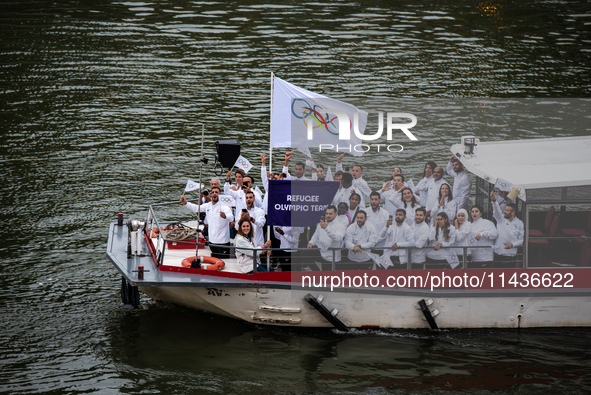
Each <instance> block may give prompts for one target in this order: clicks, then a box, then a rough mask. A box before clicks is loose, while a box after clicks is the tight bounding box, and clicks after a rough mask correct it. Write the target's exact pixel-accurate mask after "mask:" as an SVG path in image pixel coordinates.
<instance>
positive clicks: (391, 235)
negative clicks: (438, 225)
mask: <svg viewBox="0 0 591 395" xmlns="http://www.w3.org/2000/svg"><path fill="white" fill-rule="evenodd" d="M395 221H396V223H395V224H393V223H392V220H391V219H389V220H388V221H387V222H386V228H384V229H383V230H382V232H381V234H380V238H385V239H386V243H385V245H386V247H389V248H390V251H391V252H388V251H385V252H384V253H388V254H390V256H397V257H398V260H399V262H400V264H405V263H407V262H408V251H407V249H406V248H405V247H412V246H413V245H414V233H413V231H412V229H411V227H410V226H409V225H408V224H407V223H406V212H405V211H404V209H401V208H399V209H398V210H396V217H395Z"/></svg>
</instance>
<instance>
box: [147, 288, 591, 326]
mask: <svg viewBox="0 0 591 395" xmlns="http://www.w3.org/2000/svg"><path fill="white" fill-rule="evenodd" d="M139 288H140V290H141V291H142V292H144V293H145V294H146V295H148V296H149V297H150V298H152V299H154V300H161V301H166V302H170V303H174V304H179V305H183V306H187V307H190V308H194V309H198V310H203V311H207V312H211V313H214V314H219V315H223V316H227V317H232V318H236V319H240V320H244V321H247V322H251V323H257V324H271V325H286V326H301V327H332V326H333V325H332V324H331V323H330V322H329V321H328V320H327V319H325V318H324V317H323V316H322V315H321V314H320V313H319V312H318V311H317V310H316V309H315V308H313V307H312V306H311V305H310V304H309V303H308V302H307V301H306V300H305V296H306V295H307V294H309V293H311V294H312V295H313V296H315V297H317V296H319V295H323V297H324V299H323V301H322V304H323V305H325V306H326V307H327V308H328V309H329V310H331V311H333V310H334V309H337V310H338V313H337V314H336V317H337V318H338V319H339V320H340V321H342V322H343V324H344V325H345V326H347V327H352V328H363V327H370V328H372V327H373V328H375V327H379V328H429V327H430V325H429V323H428V322H427V320H426V318H425V315H424V314H423V312H422V310H421V308H420V307H419V305H418V302H419V301H420V300H426V301H427V303H430V302H431V301H432V303H431V304H430V306H429V310H430V312H431V314H432V316H433V317H434V320H435V322H436V324H437V326H438V327H439V328H493V327H494V328H519V327H521V328H527V327H556V326H589V325H590V321H591V298H590V297H581V296H580V295H573V296H565V295H560V296H558V295H550V296H531V295H529V293H523V295H518V294H516V295H511V296H494V295H490V294H489V295H485V294H483V295H481V296H479V295H475V294H473V295H467V294H465V293H464V294H462V293H458V294H456V295H453V296H443V295H441V296H435V295H434V294H431V293H427V292H425V293H424V294H423V295H421V294H420V293H417V292H409V294H407V295H405V294H404V293H400V294H387V295H383V294H382V295H381V294H372V293H348V292H330V291H326V292H320V293H319V292H313V291H312V292H310V291H308V290H292V289H278V288H262V287H259V288H256V287H216V286H215V285H212V286H211V287H174V286H172V287H165V286H158V287H155V286H150V287H141V286H140V287H139Z"/></svg>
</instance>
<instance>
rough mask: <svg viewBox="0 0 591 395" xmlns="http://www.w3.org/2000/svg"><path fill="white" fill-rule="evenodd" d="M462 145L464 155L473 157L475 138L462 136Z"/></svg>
mask: <svg viewBox="0 0 591 395" xmlns="http://www.w3.org/2000/svg"><path fill="white" fill-rule="evenodd" d="M462 145H463V146H464V155H474V147H476V137H474V136H463V137H462Z"/></svg>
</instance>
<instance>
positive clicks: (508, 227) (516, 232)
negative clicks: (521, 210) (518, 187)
mask: <svg viewBox="0 0 591 395" xmlns="http://www.w3.org/2000/svg"><path fill="white" fill-rule="evenodd" d="M490 200H492V206H493V216H494V218H495V220H496V221H497V231H498V232H499V237H498V238H497V240H496V243H495V248H494V253H495V260H501V261H502V260H508V259H507V258H505V257H514V256H515V255H516V254H517V247H520V246H522V245H523V235H524V228H523V222H521V220H520V219H519V218H517V207H516V206H515V204H513V203H509V204H507V206H506V207H505V210H504V211H501V208H500V207H499V203H498V202H497V197H496V195H495V193H494V191H493V192H491V193H490Z"/></svg>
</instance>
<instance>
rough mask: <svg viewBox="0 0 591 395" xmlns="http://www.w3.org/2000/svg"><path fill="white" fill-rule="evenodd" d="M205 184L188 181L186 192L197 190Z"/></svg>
mask: <svg viewBox="0 0 591 395" xmlns="http://www.w3.org/2000/svg"><path fill="white" fill-rule="evenodd" d="M202 188H203V184H201V183H199V182H195V181H191V180H189V181H187V186H186V187H185V192H190V191H195V190H197V189H202Z"/></svg>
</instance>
